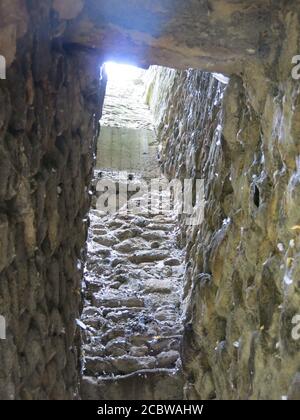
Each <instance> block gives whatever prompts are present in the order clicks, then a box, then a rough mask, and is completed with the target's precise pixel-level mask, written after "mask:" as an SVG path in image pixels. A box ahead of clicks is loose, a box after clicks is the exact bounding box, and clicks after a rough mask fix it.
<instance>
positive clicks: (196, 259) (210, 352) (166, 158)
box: [148, 14, 300, 399]
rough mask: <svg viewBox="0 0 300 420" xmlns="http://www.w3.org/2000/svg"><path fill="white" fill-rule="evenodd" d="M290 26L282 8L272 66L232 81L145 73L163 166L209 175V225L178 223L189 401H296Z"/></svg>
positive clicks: (297, 116) (298, 221) (299, 305)
mask: <svg viewBox="0 0 300 420" xmlns="http://www.w3.org/2000/svg"><path fill="white" fill-rule="evenodd" d="M297 22H298V16H296V15H292V14H290V15H288V16H287V19H286V21H285V22H284V25H286V26H285V27H286V28H288V29H287V33H286V36H287V38H286V42H284V45H283V46H282V53H281V54H279V55H278V58H277V61H276V62H274V63H273V66H272V67H270V68H268V69H266V68H263V67H261V66H258V65H253V66H249V67H248V69H247V70H246V71H245V73H244V74H243V75H242V77H237V76H232V78H231V80H230V83H229V85H228V86H226V85H224V84H221V83H220V82H218V81H217V80H216V79H215V78H214V77H213V76H211V75H209V74H207V73H202V72H200V71H197V70H187V71H184V72H178V71H177V72H176V71H173V70H169V69H166V70H155V69H154V70H152V72H154V75H155V77H154V79H153V80H154V82H153V83H152V84H150V86H151V88H150V91H149V94H148V101H149V103H150V105H151V107H152V109H153V111H154V113H155V116H156V120H157V121H158V127H157V130H158V134H159V137H160V141H161V148H162V156H161V159H162V167H163V169H164V171H165V172H166V174H167V175H168V176H169V177H175V176H177V177H180V178H184V177H187V178H189V177H194V178H202V179H204V180H205V199H206V205H205V217H204V222H203V223H202V225H200V226H197V227H195V228H194V229H189V230H187V227H186V226H185V224H184V220H181V223H182V226H183V229H182V232H183V233H182V240H183V243H185V244H186V247H187V270H186V274H185V305H186V319H185V333H184V339H183V345H182V357H183V365H184V369H185V375H186V386H185V394H186V397H187V398H189V399H197V398H201V399H215V398H216V399H282V398H283V399H285V398H290V399H299V398H300V390H299V386H300V385H299V372H300V356H299V354H300V353H299V351H300V340H297V339H295V336H294V338H293V337H292V330H293V328H295V325H294V324H293V319H294V317H295V316H296V315H297V314H298V315H299V314H300V290H299V287H300V283H299V267H300V237H299V232H300V228H299V225H300V213H299V197H300V195H299V171H300V167H299V155H300V153H299V152H300V150H299V138H300V128H299V121H300V107H299V98H300V84H299V81H295V80H293V79H292V77H291V68H292V65H291V64H290V63H291V57H292V56H293V55H295V53H296V51H297V50H298V49H299V50H300V48H299V41H298V39H299V38H297V36H296V34H297V28H296V26H297V24H298V23H297ZM274 69H276V71H275V70H274ZM165 80H167V82H165ZM170 80H171V85H170ZM155 92H157V93H158V94H157V95H156V96H155ZM158 99H159V102H160V103H162V107H163V109H165V112H164V114H163V115H162V116H160V115H159V113H157V110H158V108H157V107H156V105H157V100H158ZM160 117H162V118H160ZM294 332H295V330H294Z"/></svg>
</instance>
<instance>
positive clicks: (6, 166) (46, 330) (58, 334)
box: [0, 0, 104, 400]
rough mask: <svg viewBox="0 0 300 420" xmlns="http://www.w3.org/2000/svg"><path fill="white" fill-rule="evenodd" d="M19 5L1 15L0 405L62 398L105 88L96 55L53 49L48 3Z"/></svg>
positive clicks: (76, 338) (70, 375)
mask: <svg viewBox="0 0 300 420" xmlns="http://www.w3.org/2000/svg"><path fill="white" fill-rule="evenodd" d="M4 3H5V4H4ZM20 3H21V4H19V2H18V1H13V2H1V7H0V17H1V24H2V26H1V30H0V34H1V42H0V45H1V48H4V50H5V51H10V52H11V57H7V65H8V66H9V68H8V71H7V80H5V81H0V103H1V105H0V160H1V164H0V315H1V316H4V317H5V318H6V326H7V331H6V340H1V341H0V399H26V400H28V399H29V400H30V399H71V398H73V397H74V396H76V392H77V383H78V372H79V364H78V363H79V362H78V359H79V351H78V345H79V343H80V334H79V331H78V327H76V323H75V320H76V318H79V316H80V315H79V314H80V306H81V277H82V264H81V261H82V258H83V254H84V244H85V240H86V232H87V224H88V221H87V219H86V214H87V211H88V209H89V203H90V195H89V184H90V179H91V169H92V165H93V161H94V152H95V147H96V144H95V143H96V142H95V140H94V139H95V134H96V133H97V131H98V120H99V117H100V109H101V102H102V100H103V97H104V90H103V88H104V84H103V86H102V88H100V83H99V82H100V65H99V62H98V58H97V57H95V56H94V55H93V54H89V51H83V50H80V49H77V48H74V47H64V46H63V45H61V43H60V41H59V39H58V38H57V36H58V35H59V32H58V30H59V26H60V25H63V22H61V21H59V20H58V19H57V16H55V14H53V13H52V12H51V10H50V5H51V3H52V2H50V1H43V2H41V1H35V0H32V1H30V2H28V10H27V9H26V6H25V2H23V1H21V2H20ZM16 17H18V18H19V21H18V22H17V24H16V25H15V26H14V24H13V23H12V22H13V21H14V20H15V18H16ZM10 20H11V21H12V22H11V21H10ZM20 22H21V23H20ZM16 28H17V29H18V31H16ZM29 29H30V30H29ZM10 31H11V32H10ZM10 33H11V34H13V35H14V36H12V35H11V36H9V34H10ZM1 52H2V51H1Z"/></svg>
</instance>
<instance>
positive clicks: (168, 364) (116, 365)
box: [85, 340, 180, 376]
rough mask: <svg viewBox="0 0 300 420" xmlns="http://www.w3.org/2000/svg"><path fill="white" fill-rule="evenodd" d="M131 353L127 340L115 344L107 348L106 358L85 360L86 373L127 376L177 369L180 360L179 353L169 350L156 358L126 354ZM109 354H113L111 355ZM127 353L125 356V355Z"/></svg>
mask: <svg viewBox="0 0 300 420" xmlns="http://www.w3.org/2000/svg"><path fill="white" fill-rule="evenodd" d="M127 351H129V348H128V343H126V342H125V340H124V341H123V342H122V341H121V340H119V345H118V343H113V344H112V345H111V346H110V348H109V347H106V353H107V355H106V356H105V357H99V356H93V357H92V356H87V357H86V358H85V372H86V373H87V374H88V375H93V376H99V375H111V374H114V375H126V374H129V373H133V372H136V371H139V370H145V369H155V368H169V369H171V368H175V366H176V363H177V361H178V360H180V354H179V352H178V351H174V350H169V351H165V352H162V353H160V354H158V355H157V356H156V357H154V356H132V355H129V354H126V353H127ZM109 352H110V353H111V354H109ZM124 353H125V354H124Z"/></svg>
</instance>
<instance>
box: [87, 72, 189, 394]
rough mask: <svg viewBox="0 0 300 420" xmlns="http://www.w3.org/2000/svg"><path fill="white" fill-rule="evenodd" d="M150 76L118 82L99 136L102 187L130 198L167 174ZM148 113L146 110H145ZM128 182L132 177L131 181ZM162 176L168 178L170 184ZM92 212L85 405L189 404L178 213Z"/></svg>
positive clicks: (144, 201)
mask: <svg viewBox="0 0 300 420" xmlns="http://www.w3.org/2000/svg"><path fill="white" fill-rule="evenodd" d="M142 77H143V72H140V73H139V74H138V75H137V78H136V79H134V80H132V81H128V80H127V81H126V83H125V84H124V86H123V89H122V86H120V84H117V85H116V84H115V83H113V81H112V82H109V84H108V92H107V99H106V103H105V108H104V119H103V122H102V124H103V126H104V127H103V129H102V134H101V136H100V139H99V145H98V157H97V170H96V171H95V182H94V185H95V187H96V185H97V183H98V181H99V180H101V181H104V182H105V181H108V180H109V181H112V182H114V183H115V184H116V185H117V190H118V191H121V189H122V188H124V185H126V182H127V176H126V178H124V173H123V172H121V175H120V173H119V172H118V170H119V171H130V175H129V179H130V180H133V181H137V182H141V181H144V182H145V181H150V179H151V178H153V177H154V176H155V177H158V176H160V177H162V175H160V174H159V164H158V158H157V144H156V142H155V133H154V130H153V126H152V117H151V114H150V111H149V110H148V108H147V107H146V106H145V105H144V103H143V99H142V94H143V85H142ZM141 110H143V112H141ZM122 177H123V178H122ZM162 178H163V177H162ZM96 201H97V197H95V200H94V209H92V210H91V213H90V219H91V226H90V231H89V240H88V259H87V265H86V271H85V286H84V294H85V307H84V310H83V315H82V320H81V322H80V325H81V328H82V329H83V335H84V346H83V358H84V361H83V365H84V366H83V375H84V376H83V379H82V384H81V396H82V398H83V399H98V400H120V399H127V400H134V399H139V400H141V399H150V400H172V399H182V394H183V382H182V375H181V361H180V342H181V337H182V320H181V301H182V287H183V274H184V255H183V251H182V250H181V249H179V247H178V246H177V235H178V234H179V230H178V226H177V220H176V216H175V214H174V213H173V212H172V211H170V212H164V213H163V214H159V210H157V211H155V210H153V208H151V212H149V209H148V194H147V193H146V194H144V196H141V197H140V198H139V200H138V202H139V204H140V208H139V212H138V214H136V213H135V214H122V212H119V213H115V214H104V213H103V212H102V211H100V210H99V209H97V208H96Z"/></svg>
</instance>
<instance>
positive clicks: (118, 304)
mask: <svg viewBox="0 0 300 420" xmlns="http://www.w3.org/2000/svg"><path fill="white" fill-rule="evenodd" d="M92 303H93V305H94V306H96V307H98V308H99V307H105V308H123V307H124V308H143V307H144V306H145V301H144V299H141V298H138V297H128V298H125V297H120V298H118V297H112V298H104V297H102V296H98V295H97V294H94V295H93V298H92Z"/></svg>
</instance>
